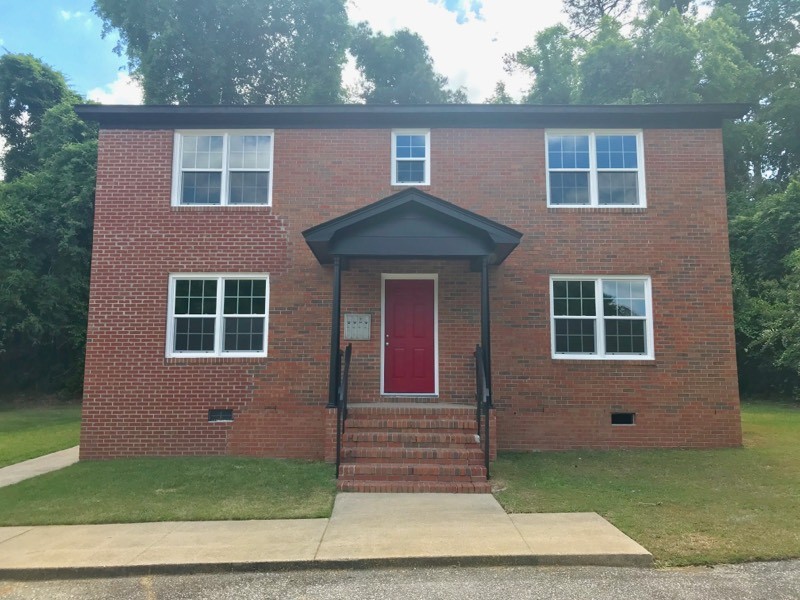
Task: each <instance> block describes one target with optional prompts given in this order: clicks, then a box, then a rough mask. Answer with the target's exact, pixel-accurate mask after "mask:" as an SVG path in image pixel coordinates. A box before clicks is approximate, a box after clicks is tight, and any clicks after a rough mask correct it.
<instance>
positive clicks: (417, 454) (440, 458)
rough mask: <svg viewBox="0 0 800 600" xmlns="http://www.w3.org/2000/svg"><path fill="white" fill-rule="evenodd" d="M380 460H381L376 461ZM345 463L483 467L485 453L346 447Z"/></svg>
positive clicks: (477, 451) (466, 450)
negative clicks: (405, 463)
mask: <svg viewBox="0 0 800 600" xmlns="http://www.w3.org/2000/svg"><path fill="white" fill-rule="evenodd" d="M376 459H380V460H376ZM342 460H343V461H344V462H354V463H357V462H373V463H374V462H383V463H393V462H408V463H431V462H437V463H443V464H455V463H459V464H470V465H482V464H483V452H482V451H481V450H480V449H479V448H426V447H418V448H403V447H385V446H372V445H370V446H359V447H348V446H345V447H344V448H343V450H342Z"/></svg>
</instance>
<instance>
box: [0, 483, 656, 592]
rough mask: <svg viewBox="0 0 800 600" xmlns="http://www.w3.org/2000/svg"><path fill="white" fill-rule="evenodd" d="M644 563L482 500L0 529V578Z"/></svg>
mask: <svg viewBox="0 0 800 600" xmlns="http://www.w3.org/2000/svg"><path fill="white" fill-rule="evenodd" d="M520 564H528V565H601V566H650V565H651V564H652V556H651V555H650V553H649V552H647V550H645V549H644V548H642V547H641V546H640V545H639V544H637V543H636V542H634V541H633V540H631V539H630V538H628V537H627V536H626V535H624V534H623V533H622V532H620V531H619V530H618V529H616V528H615V527H613V526H612V525H611V524H610V523H608V522H607V521H605V520H604V519H602V518H601V517H600V516H599V515H597V514H595V513H565V514H532V515H507V514H506V513H505V512H504V511H503V509H502V508H501V507H500V505H499V504H498V503H497V501H496V500H495V499H494V497H493V496H491V495H489V494H475V495H463V494H339V495H338V496H337V498H336V502H335V505H334V509H333V514H332V515H331V518H330V519H300V520H274V521H212V522H177V523H139V524H119V525H65V526H60V525H59V526H47V527H2V528H0V579H3V578H5V579H41V578H53V577H56V578H57V577H81V576H101V575H105V576H109V575H122V574H128V575H132V574H143V573H185V572H218V571H256V570H280V569H290V568H295V569H296V568H333V567H339V568H340V567H364V566H385V565H398V566H400V565H403V566H410V565H427V566H432V565H520Z"/></svg>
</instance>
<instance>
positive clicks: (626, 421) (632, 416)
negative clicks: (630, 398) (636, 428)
mask: <svg viewBox="0 0 800 600" xmlns="http://www.w3.org/2000/svg"><path fill="white" fill-rule="evenodd" d="M611 424H612V425H636V413H632V412H618V413H611Z"/></svg>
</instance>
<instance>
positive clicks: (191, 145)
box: [181, 135, 222, 169]
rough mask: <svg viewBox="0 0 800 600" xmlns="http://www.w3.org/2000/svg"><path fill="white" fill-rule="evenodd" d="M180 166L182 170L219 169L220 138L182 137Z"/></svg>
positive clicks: (217, 136)
mask: <svg viewBox="0 0 800 600" xmlns="http://www.w3.org/2000/svg"><path fill="white" fill-rule="evenodd" d="M181 166H182V167H183V168H184V169H221V168H222V136H221V135H185V136H183V157H182V159H181Z"/></svg>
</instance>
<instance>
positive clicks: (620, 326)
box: [605, 319, 647, 354]
mask: <svg viewBox="0 0 800 600" xmlns="http://www.w3.org/2000/svg"><path fill="white" fill-rule="evenodd" d="M605 327H606V353H607V354H647V343H646V341H645V320H644V319H624V320H622V319H606V320H605Z"/></svg>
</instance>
